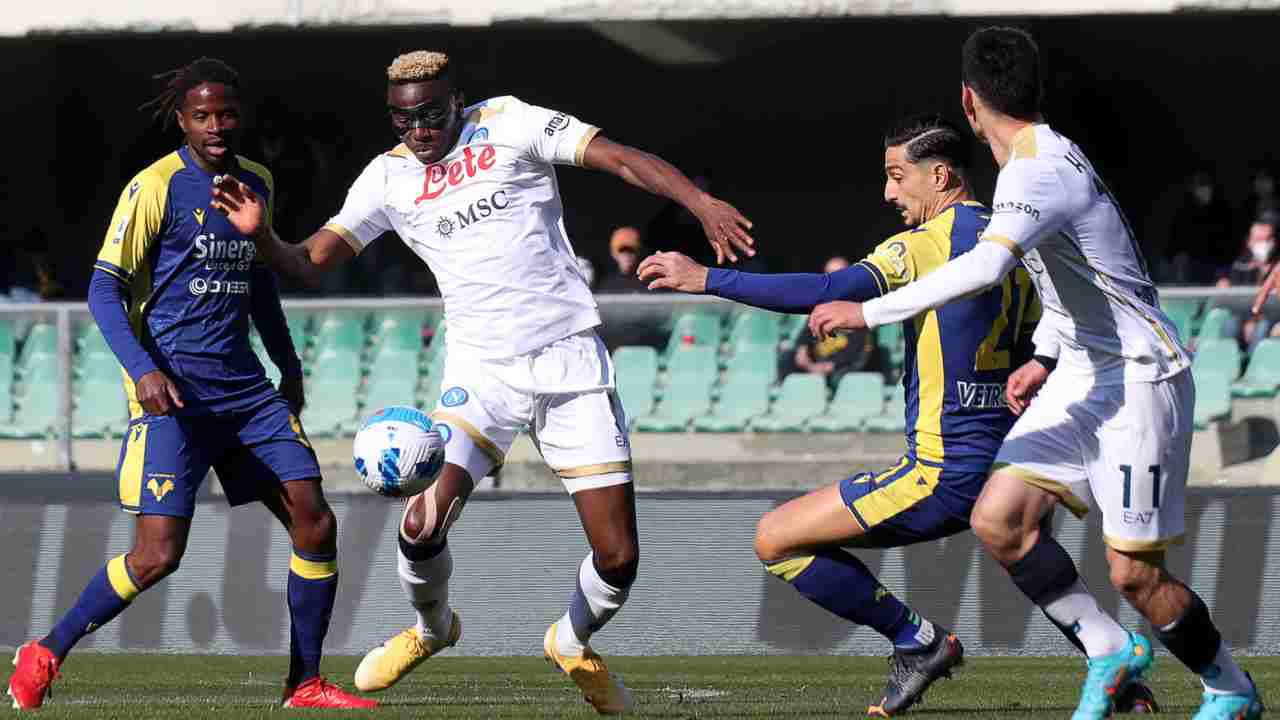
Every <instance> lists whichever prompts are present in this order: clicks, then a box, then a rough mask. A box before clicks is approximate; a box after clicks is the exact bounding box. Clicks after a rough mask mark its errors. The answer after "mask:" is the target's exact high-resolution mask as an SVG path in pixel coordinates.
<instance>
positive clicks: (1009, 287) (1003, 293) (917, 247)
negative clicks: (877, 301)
mask: <svg viewBox="0 0 1280 720" xmlns="http://www.w3.org/2000/svg"><path fill="white" fill-rule="evenodd" d="M990 217H991V216H990V215H989V211H988V210H987V208H985V207H983V206H982V205H981V204H979V203H975V202H966V203H957V204H955V205H952V206H951V207H949V208H947V209H946V210H943V211H942V212H941V213H940V214H939V215H938V216H937V217H935V218H933V219H932V220H929V221H928V222H926V223H924V224H923V225H921V226H920V227H917V228H915V229H914V230H909V231H907V232H903V233H899V234H897V235H894V236H893V237H891V238H889V239H888V240H886V241H885V242H883V243H881V244H880V245H879V246H878V247H877V248H876V250H875V252H873V253H871V254H870V255H868V256H867V257H866V259H864V260H862V261H861V263H860V264H861V265H862V266H864V267H866V268H868V269H869V270H871V273H872V275H874V276H875V278H876V282H877V284H878V285H879V286H880V292H881V294H885V293H888V292H892V291H893V290H896V289H897V288H900V287H902V286H903V285H906V284H908V283H911V282H914V281H915V280H918V279H919V278H921V277H923V276H925V275H928V274H929V273H931V272H933V271H935V270H937V269H938V268H939V267H941V266H942V265H943V263H945V262H947V261H948V260H951V259H953V258H955V257H958V256H959V255H961V254H963V253H965V252H968V251H969V250H972V249H973V247H974V246H975V245H976V244H977V242H978V236H979V234H980V233H981V232H982V230H983V229H984V228H985V227H986V225H987V221H988V220H989V219H990ZM1039 317H1040V304H1039V302H1038V300H1037V298H1036V297H1035V293H1034V292H1033V291H1032V288H1031V279H1030V278H1029V277H1028V276H1027V273H1025V272H1023V271H1021V270H1016V271H1014V272H1012V273H1009V274H1008V275H1007V276H1005V278H1004V281H1003V282H1001V283H1000V284H999V285H996V286H995V287H993V288H991V289H990V290H987V291H985V292H982V293H978V294H976V295H972V296H970V297H967V298H961V299H958V300H953V301H952V302H949V303H947V304H946V305H943V306H942V307H940V308H938V309H936V310H929V311H927V312H923V313H920V314H919V315H917V316H916V317H914V318H912V319H910V320H907V321H906V322H904V323H903V325H904V329H905V333H904V334H905V336H906V358H905V363H904V368H903V378H902V382H903V385H904V386H905V391H906V394H905V397H906V424H907V454H908V456H909V457H912V458H915V459H917V460H920V461H921V462H925V463H932V464H935V465H938V466H941V467H943V468H946V469H952V470H960V471H969V472H980V473H985V472H986V471H987V470H988V469H989V468H990V466H991V462H992V460H993V459H994V458H995V455H996V451H997V450H999V449H1000V443H1001V442H1003V440H1004V436H1005V435H1006V434H1007V433H1008V432H1009V428H1011V427H1012V426H1013V422H1014V420H1015V419H1016V418H1015V417H1014V415H1013V413H1012V412H1010V411H1009V408H1008V405H1007V404H1006V401H1005V385H1006V383H1007V382H1008V380H1009V375H1010V373H1012V371H1013V370H1015V369H1017V368H1018V367H1019V366H1020V365H1021V364H1022V363H1023V362H1025V361H1027V360H1029V359H1030V356H1031V346H1030V340H1031V335H1032V332H1033V331H1034V329H1035V327H1036V321H1037V320H1038V319H1039Z"/></svg>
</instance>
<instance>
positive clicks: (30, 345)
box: [16, 323, 58, 375]
mask: <svg viewBox="0 0 1280 720" xmlns="http://www.w3.org/2000/svg"><path fill="white" fill-rule="evenodd" d="M57 353H58V329H57V328H56V327H54V326H53V325H51V324H49V323H37V324H35V325H32V326H31V330H30V331H28V332H27V337H26V339H25V340H23V341H22V350H20V351H19V352H18V360H17V363H16V366H17V369H18V374H19V375H23V374H25V373H26V372H27V370H29V369H30V368H31V367H33V366H35V365H39V364H45V363H48V362H50V359H51V358H53V357H55V356H56V355H57Z"/></svg>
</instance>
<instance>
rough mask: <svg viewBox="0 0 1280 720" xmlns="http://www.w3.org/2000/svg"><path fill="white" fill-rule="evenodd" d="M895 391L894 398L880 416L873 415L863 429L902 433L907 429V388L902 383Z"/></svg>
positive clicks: (891, 398) (890, 399)
mask: <svg viewBox="0 0 1280 720" xmlns="http://www.w3.org/2000/svg"><path fill="white" fill-rule="evenodd" d="M895 388H896V389H895V390H894V391H893V396H892V397H890V398H889V402H887V403H886V404H885V407H884V410H882V411H880V414H879V415H872V416H871V417H869V418H867V419H866V422H864V423H863V425H862V429H863V430H866V431H867V432H881V433H887V432H902V431H904V430H906V428H907V420H906V412H907V403H906V393H907V391H906V388H905V387H903V385H902V383H898V384H897V385H896V386H895Z"/></svg>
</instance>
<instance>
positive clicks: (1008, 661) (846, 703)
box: [6, 653, 1280, 720]
mask: <svg viewBox="0 0 1280 720" xmlns="http://www.w3.org/2000/svg"><path fill="white" fill-rule="evenodd" d="M357 660H358V658H350V657H335V658H327V659H326V660H325V670H326V673H327V674H328V676H329V677H330V679H332V680H335V681H337V682H339V683H341V684H342V685H343V686H344V687H346V688H348V689H350V688H351V673H352V672H353V671H354V669H355V665H356V662H357ZM287 663H288V659H287V658H281V657H225V656H207V655H206V656H195V655H144V654H131V655H113V654H93V653H82V654H78V655H74V656H73V657H72V658H70V659H69V660H68V661H67V663H66V665H65V666H64V667H63V671H64V675H63V679H62V680H60V681H58V682H57V683H55V684H54V692H55V695H54V698H53V699H52V700H51V701H50V702H49V703H48V704H46V705H45V709H44V710H43V711H41V713H40V716H39V717H41V718H44V719H47V720H52V719H53V718H129V719H130V720H136V719H139V718H182V720H202V719H203V718H249V717H262V718H287V717H293V716H297V717H308V718H311V717H329V716H334V717H349V716H350V715H351V714H350V713H341V712H325V713H319V712H316V711H295V712H286V711H283V710H280V709H278V708H277V709H273V703H274V702H275V701H276V700H277V699H278V698H279V693H280V677H281V675H282V673H283V672H284V670H285V668H286V666H287ZM1244 665H1245V667H1246V669H1248V670H1250V671H1251V672H1252V673H1253V676H1254V678H1255V679H1256V680H1257V682H1258V684H1259V685H1260V686H1261V687H1262V688H1263V689H1264V691H1265V689H1266V688H1267V687H1268V686H1272V687H1275V684H1276V683H1275V681H1276V678H1277V677H1280V658H1246V659H1245V662H1244ZM610 667H611V669H612V670H613V671H614V672H616V673H618V674H619V675H622V676H623V677H624V678H625V679H626V682H627V685H628V686H629V687H631V688H632V692H633V694H634V695H635V698H636V713H635V715H636V716H638V717H653V718H776V717H793V718H850V717H860V716H861V714H862V712H863V711H864V710H865V708H866V707H867V701H868V700H870V699H872V698H873V697H874V696H875V695H876V693H877V692H878V691H879V689H880V688H881V686H882V683H883V681H884V673H885V663H884V660H883V659H879V658H861V657H859V658H854V657H821V656H787V657H756V656H751V657H746V656H736V657H618V658H613V659H612V660H611V662H610ZM1083 668H1084V663H1083V662H1082V661H1081V660H1078V659H1076V658H1009V657H1004V658H975V659H971V660H969V661H968V663H967V664H966V665H965V666H964V667H963V668H961V669H960V671H959V672H958V673H957V675H956V679H954V680H950V681H945V680H944V681H942V682H940V683H938V684H937V685H935V686H934V687H933V688H932V689H931V690H930V691H929V694H928V696H926V699H925V702H924V703H923V704H922V705H920V706H918V707H917V708H916V710H915V711H913V712H912V713H910V716H916V717H921V718H947V719H948V720H950V719H952V718H1000V719H1004V718H1063V717H1067V716H1068V715H1070V713H1071V710H1072V709H1073V708H1074V707H1075V701H1076V697H1077V693H1078V690H1079V682H1080V680H1081V679H1082V677H1083ZM1149 680H1150V684H1151V686H1152V688H1153V689H1154V690H1155V692H1156V695H1157V697H1158V698H1159V700H1160V702H1161V703H1162V704H1163V706H1164V712H1165V717H1183V718H1185V717H1189V716H1190V715H1191V714H1192V713H1193V712H1194V710H1195V707H1196V706H1197V705H1198V704H1199V699H1200V684H1199V682H1198V681H1197V680H1196V679H1195V678H1194V677H1193V676H1191V675H1190V674H1189V673H1188V672H1186V671H1185V670H1184V669H1182V668H1181V667H1180V666H1178V664H1177V662H1176V661H1175V660H1173V659H1172V658H1170V657H1168V656H1167V655H1164V656H1162V657H1160V659H1159V661H1158V665H1157V668H1156V669H1155V671H1154V673H1153V675H1152V677H1151V678H1150V679H1149ZM6 699H7V698H6ZM379 699H380V700H382V701H383V703H384V705H383V707H382V708H381V709H379V710H378V711H376V712H375V713H373V715H374V716H377V717H413V718H454V719H460V718H590V717H596V715H595V713H594V711H592V710H591V708H590V707H588V706H587V705H586V704H584V703H583V702H582V699H581V696H580V695H579V694H578V692H577V690H576V689H575V688H573V687H572V685H571V684H570V682H569V681H568V679H567V678H565V677H564V676H562V675H560V674H558V673H555V672H553V671H552V670H551V669H550V667H549V666H548V665H547V664H546V663H545V662H544V661H542V660H541V659H540V658H538V659H535V658H528V657H518V658H474V657H468V658H457V657H454V658H451V657H447V656H446V657H441V658H437V659H434V660H431V661H428V662H427V663H426V664H424V665H423V666H421V667H420V668H418V670H417V671H415V672H414V673H413V674H412V675H410V676H409V677H408V678H406V679H405V680H404V681H403V682H401V683H400V684H399V685H397V686H396V687H395V688H393V689H391V690H389V691H387V692H385V693H382V694H381V695H380V696H379Z"/></svg>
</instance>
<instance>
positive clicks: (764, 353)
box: [725, 344, 778, 387]
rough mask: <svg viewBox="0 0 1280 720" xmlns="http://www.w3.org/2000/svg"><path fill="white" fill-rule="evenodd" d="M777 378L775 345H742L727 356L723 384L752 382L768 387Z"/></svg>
mask: <svg viewBox="0 0 1280 720" xmlns="http://www.w3.org/2000/svg"><path fill="white" fill-rule="evenodd" d="M777 378H778V351H777V345H776V344H774V345H769V346H765V345H743V346H740V347H738V348H737V349H736V351H735V352H734V354H733V355H730V356H729V366H728V368H726V370H725V384H726V385H729V384H733V383H737V382H739V381H741V382H754V383H756V384H759V385H762V386H764V387H769V386H770V385H773V383H774V382H775V381H776V380H777Z"/></svg>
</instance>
